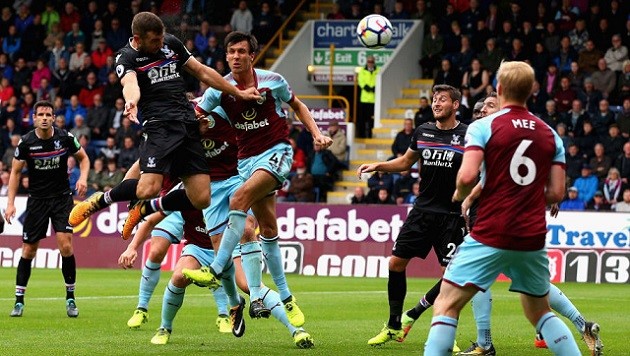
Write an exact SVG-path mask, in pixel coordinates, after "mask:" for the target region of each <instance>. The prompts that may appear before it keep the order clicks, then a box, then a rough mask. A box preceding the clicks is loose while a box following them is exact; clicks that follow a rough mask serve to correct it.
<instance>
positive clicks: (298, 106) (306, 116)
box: [289, 96, 332, 148]
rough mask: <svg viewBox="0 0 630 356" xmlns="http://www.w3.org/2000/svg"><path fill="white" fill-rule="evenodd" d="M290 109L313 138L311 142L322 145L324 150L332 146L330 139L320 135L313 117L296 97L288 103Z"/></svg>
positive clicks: (320, 132)
mask: <svg viewBox="0 0 630 356" xmlns="http://www.w3.org/2000/svg"><path fill="white" fill-rule="evenodd" d="M289 105H290V106H291V109H293V111H295V112H296V113H297V115H298V120H300V122H302V123H303V124H304V126H305V127H306V129H307V130H308V132H310V133H311V135H312V136H313V141H315V143H317V144H319V145H322V146H323V147H325V148H328V147H330V145H332V138H330V137H328V136H325V135H324V134H322V131H321V130H320V129H319V127H317V124H316V123H315V120H313V116H311V112H310V111H309V110H308V107H306V105H305V104H304V103H303V102H302V101H301V100H300V99H298V98H297V97H295V96H294V97H293V101H291V102H290V103H289Z"/></svg>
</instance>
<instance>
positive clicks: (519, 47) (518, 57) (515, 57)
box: [505, 37, 529, 61]
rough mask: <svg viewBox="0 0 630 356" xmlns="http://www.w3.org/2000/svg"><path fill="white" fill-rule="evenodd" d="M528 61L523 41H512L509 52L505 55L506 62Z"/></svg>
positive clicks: (517, 39) (515, 39)
mask: <svg viewBox="0 0 630 356" xmlns="http://www.w3.org/2000/svg"><path fill="white" fill-rule="evenodd" d="M527 59H529V53H528V52H527V51H526V50H525V46H524V45H523V40H521V39H520V38H518V37H516V38H514V39H513V40H512V47H511V50H510V51H509V52H508V53H507V56H506V58H505V60H506V61H525V60H527Z"/></svg>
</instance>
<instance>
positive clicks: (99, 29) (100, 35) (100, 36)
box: [88, 19, 109, 52]
mask: <svg viewBox="0 0 630 356" xmlns="http://www.w3.org/2000/svg"><path fill="white" fill-rule="evenodd" d="M88 34H90V36H89V41H88V42H89V43H90V46H89V47H88V48H89V49H90V52H94V51H96V49H97V48H98V47H99V43H100V42H101V41H105V43H106V44H107V39H106V38H105V26H104V25H103V20H101V19H97V20H96V21H94V30H93V31H92V32H88ZM107 48H109V46H107Z"/></svg>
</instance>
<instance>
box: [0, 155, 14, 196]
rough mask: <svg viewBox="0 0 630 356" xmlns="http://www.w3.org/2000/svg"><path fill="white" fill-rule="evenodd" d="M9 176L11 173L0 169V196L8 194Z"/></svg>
mask: <svg viewBox="0 0 630 356" xmlns="http://www.w3.org/2000/svg"><path fill="white" fill-rule="evenodd" d="M0 162H1V161H0ZM9 177H11V174H10V173H9V172H7V171H5V170H2V171H0V183H2V185H1V186H0V196H1V197H6V196H8V195H9Z"/></svg>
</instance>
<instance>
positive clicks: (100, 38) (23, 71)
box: [0, 0, 630, 210]
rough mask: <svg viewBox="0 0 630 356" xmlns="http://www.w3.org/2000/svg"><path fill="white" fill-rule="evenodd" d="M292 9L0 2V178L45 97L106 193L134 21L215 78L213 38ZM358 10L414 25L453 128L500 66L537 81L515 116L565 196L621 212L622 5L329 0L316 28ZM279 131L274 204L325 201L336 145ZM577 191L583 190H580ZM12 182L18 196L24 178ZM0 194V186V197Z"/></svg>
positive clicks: (114, 162)
mask: <svg viewBox="0 0 630 356" xmlns="http://www.w3.org/2000/svg"><path fill="white" fill-rule="evenodd" d="M295 4H296V1H293V0H285V1H277V2H276V1H249V2H248V1H225V2H224V1H219V2H208V1H195V0H185V1H175V2H171V1H144V0H132V1H90V2H79V1H74V2H72V1H67V2H63V1H48V2H36V1H14V2H9V1H7V2H3V3H2V10H1V12H0V43H1V44H2V50H1V52H0V140H2V144H1V145H0V157H2V159H1V163H0V171H2V174H0V178H2V177H3V176H4V175H6V174H4V173H5V172H7V170H8V169H10V166H11V161H12V157H13V152H14V150H15V147H16V145H17V142H18V141H19V137H20V135H21V134H23V133H25V132H27V131H28V130H30V129H31V128H32V124H33V122H32V106H33V104H34V103H35V102H36V101H38V100H44V99H46V100H50V101H51V102H53V103H54V105H55V114H56V115H57V120H56V125H57V126H59V127H63V128H65V129H67V130H69V131H70V132H72V133H73V134H74V135H75V136H77V137H79V138H80V141H81V144H82V146H83V147H84V148H85V150H86V152H87V153H88V156H89V157H90V160H91V162H92V169H91V173H90V180H89V189H90V193H91V192H93V191H96V190H107V189H109V188H111V187H112V186H114V185H115V184H117V183H118V182H119V181H120V180H121V179H122V177H123V176H124V172H125V171H126V169H128V168H129V166H130V165H131V163H133V162H134V161H135V159H136V158H137V157H138V149H137V146H138V144H139V141H140V139H141V136H142V130H141V126H138V125H134V124H132V123H131V122H130V121H129V120H128V119H126V118H123V116H122V111H123V107H124V101H123V99H122V87H121V86H120V83H118V80H117V77H116V74H115V72H114V70H115V66H114V55H115V53H116V51H117V50H118V49H120V48H121V47H122V46H124V45H125V44H126V43H127V41H128V38H129V37H130V26H131V19H132V18H133V15H134V14H136V13H138V12H140V11H151V12H154V13H156V14H159V15H160V16H161V17H162V18H163V19H164V21H165V24H166V25H167V26H168V31H169V32H171V33H173V34H175V35H176V36H178V37H179V38H180V39H181V40H182V42H184V43H185V45H186V46H187V47H188V49H189V50H190V51H191V53H193V55H195V56H196V57H197V59H199V60H200V61H201V62H202V63H204V64H206V65H208V66H211V67H213V68H215V69H216V70H217V71H219V72H220V73H222V74H227V71H229V69H228V68H227V66H226V65H225V51H224V49H223V47H222V45H221V43H222V40H223V38H224V36H225V35H226V34H227V33H229V32H230V31H231V30H233V29H237V30H242V31H246V32H251V33H253V34H255V35H256V36H257V37H258V38H259V39H260V42H261V43H263V44H264V43H265V42H266V41H268V40H269V34H272V33H274V32H275V31H276V29H277V28H278V27H279V26H280V24H281V22H282V19H283V18H285V17H286V16H287V14H288V13H289V12H290V11H292V9H293V8H294V6H295ZM369 13H381V14H383V15H386V16H388V17H389V18H390V19H422V20H424V22H425V39H424V41H423V44H422V57H421V58H420V59H419V64H420V65H421V67H422V71H423V74H424V76H425V77H426V78H431V79H434V83H435V84H450V85H453V86H455V87H458V88H460V89H461V91H462V93H463V99H462V104H463V105H461V107H460V112H459V118H460V119H461V120H462V121H463V122H469V121H470V120H471V116H472V108H473V106H474V104H475V103H476V102H477V101H479V100H480V99H481V98H483V97H484V96H485V95H486V94H487V93H488V92H490V91H492V90H493V89H494V87H493V85H494V84H495V78H494V75H495V72H496V69H497V68H498V65H499V64H500V62H501V61H502V60H524V61H528V62H529V63H530V64H531V65H532V66H533V67H534V69H535V71H536V77H537V82H536V84H535V87H534V92H533V94H532V96H531V98H530V100H529V101H528V107H529V109H530V111H531V112H533V113H534V114H536V115H538V116H539V117H541V118H542V119H543V120H544V121H546V122H547V123H548V124H549V125H550V126H552V127H553V128H555V129H556V131H557V132H558V133H559V134H560V136H561V137H562V139H563V142H564V144H565V148H566V150H567V173H568V177H569V182H568V183H569V184H568V186H569V187H575V188H577V189H578V199H580V200H581V201H583V203H584V204H583V205H584V207H585V208H587V206H591V205H593V204H592V203H593V202H594V199H595V197H596V196H599V195H600V193H601V196H603V197H604V201H605V203H606V205H605V206H606V208H607V207H611V208H613V209H614V208H615V206H616V204H617V203H618V202H622V201H623V196H624V193H623V192H624V191H625V190H626V189H628V188H630V184H629V179H630V142H629V139H630V59H629V57H628V48H629V47H630V17H629V16H630V4H628V3H627V2H620V1H618V0H612V1H596V0H595V1H586V0H584V1H577V0H562V1H558V2H547V1H538V2H537V3H536V6H524V4H523V3H522V1H519V0H510V1H484V0H470V1H427V0H417V1H415V2H414V1H411V0H398V1H391V0H390V1H387V0H385V1H373V0H363V1H349V0H338V1H336V2H335V5H334V7H333V10H332V12H331V13H330V14H328V16H327V18H329V19H360V18H361V17H363V16H365V15H366V14H369ZM186 85H187V88H186V89H187V91H188V92H190V94H191V96H199V95H201V93H203V91H204V89H205V88H204V87H203V86H200V84H199V82H198V81H197V80H195V79H194V77H192V76H187V77H186ZM430 120H432V113H431V110H430V100H429V98H421V99H420V107H419V110H418V113H417V115H416V120H415V122H413V126H417V125H419V124H421V123H422V122H426V121H430ZM407 126H409V123H407V122H406V123H405V128H404V129H403V130H402V131H401V133H399V134H398V135H397V137H396V139H395V142H394V143H393V145H392V154H393V156H397V155H399V154H400V153H401V150H402V152H404V147H405V144H406V142H408V141H407V140H408V138H409V137H410V136H411V133H410V132H409V131H410V128H409V127H407ZM289 129H290V132H291V135H290V137H291V141H292V144H293V146H294V149H295V154H294V159H295V163H294V165H293V167H292V177H291V180H290V182H291V181H293V178H295V182H294V183H295V184H294V185H293V188H290V185H287V186H286V187H285V189H284V191H283V192H280V194H279V197H280V199H281V200H283V199H284V200H289V201H326V193H327V192H328V191H330V190H332V187H333V184H334V181H335V180H337V179H339V178H340V175H341V173H340V172H341V170H342V169H343V168H344V167H346V166H347V164H348V161H347V158H346V151H345V149H346V146H345V141H344V143H343V144H341V143H339V140H340V139H341V138H340V137H341V136H342V135H339V134H338V133H337V132H336V131H335V130H334V129H333V130H331V131H332V133H330V135H331V136H333V139H334V141H336V142H337V144H336V145H335V147H337V148H336V149H335V148H331V149H334V150H335V152H333V151H331V149H321V148H318V147H313V144H312V142H311V140H310V139H309V135H308V133H307V132H303V130H302V129H301V128H300V127H292V125H291V124H289ZM412 130H413V128H411V132H412ZM341 132H342V133H343V131H341ZM334 136H336V138H335V137H334ZM69 169H70V172H69V174H70V177H71V182H70V183H71V185H72V184H73V183H74V181H73V179H74V180H76V177H78V168H77V167H76V165H74V164H72V163H70V164H69ZM298 170H300V174H298ZM413 176H415V175H413V174H406V173H405V174H401V175H395V176H393V177H388V176H387V175H384V176H381V175H378V176H375V177H372V179H371V180H370V182H369V189H368V191H367V192H364V191H363V190H362V189H357V190H356V192H355V196H354V198H353V202H356V203H365V202H367V203H380V204H396V203H397V204H405V203H410V202H413V200H414V199H415V197H416V196H417V195H418V192H417V189H415V188H414V183H415V182H416V179H415V178H413ZM590 177H594V178H595V179H592V178H590ZM587 178H588V179H587ZM2 180H3V181H5V180H6V179H5V178H3V179H2ZM587 180H588V181H590V182H591V183H590V184H583V181H587ZM595 183H596V184H595ZM21 185H22V187H21V188H22V189H21V192H25V191H26V190H25V189H26V187H28V175H27V174H24V175H23V178H22V184H21ZM359 190H361V191H359ZM3 191H6V187H4V189H2V188H0V194H3ZM589 203H591V204H590V205H589ZM597 209H598V210H599V208H597Z"/></svg>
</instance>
